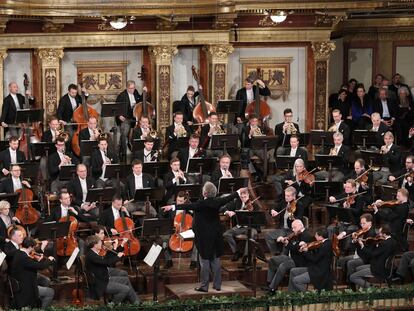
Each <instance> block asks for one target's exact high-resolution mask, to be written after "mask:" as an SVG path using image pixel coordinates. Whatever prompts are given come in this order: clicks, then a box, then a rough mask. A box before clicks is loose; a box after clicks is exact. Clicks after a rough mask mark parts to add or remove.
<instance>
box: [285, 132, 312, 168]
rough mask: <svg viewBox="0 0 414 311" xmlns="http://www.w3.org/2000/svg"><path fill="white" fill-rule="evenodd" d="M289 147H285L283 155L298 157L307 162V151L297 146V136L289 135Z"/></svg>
mask: <svg viewBox="0 0 414 311" xmlns="http://www.w3.org/2000/svg"><path fill="white" fill-rule="evenodd" d="M289 144H290V147H288V148H286V150H285V153H284V155H288V156H290V157H294V158H300V159H302V160H303V162H304V163H305V166H306V165H307V164H308V151H307V150H306V149H305V148H301V147H300V146H299V136H297V135H291V136H290V140H289Z"/></svg>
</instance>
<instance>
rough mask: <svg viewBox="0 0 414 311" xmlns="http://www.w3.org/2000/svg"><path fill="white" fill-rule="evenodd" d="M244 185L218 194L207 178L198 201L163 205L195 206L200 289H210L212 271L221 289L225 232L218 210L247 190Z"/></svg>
mask: <svg viewBox="0 0 414 311" xmlns="http://www.w3.org/2000/svg"><path fill="white" fill-rule="evenodd" d="M246 190H247V189H245V188H242V189H239V190H237V192H234V193H233V194H231V195H228V196H226V197H222V198H215V196H216V194H217V188H216V186H215V185H214V184H213V183H211V182H206V183H205V184H204V186H203V191H202V192H203V198H204V199H203V200H199V201H197V202H195V203H189V204H180V205H177V206H175V205H167V206H164V207H162V209H163V210H164V211H166V212H168V211H170V210H173V211H175V210H176V209H177V210H186V211H188V210H193V211H194V224H193V230H194V233H195V244H196V247H197V249H198V251H199V253H200V266H201V273H200V274H201V284H200V285H199V286H198V287H196V288H195V290H196V291H199V292H208V285H209V281H210V272H211V274H212V275H213V288H214V289H215V290H216V291H220V290H221V263H220V256H221V255H222V254H223V232H222V230H221V226H220V217H219V211H220V208H221V207H222V206H223V205H225V204H226V203H228V202H230V201H232V200H233V199H234V198H236V197H237V196H240V192H243V191H246Z"/></svg>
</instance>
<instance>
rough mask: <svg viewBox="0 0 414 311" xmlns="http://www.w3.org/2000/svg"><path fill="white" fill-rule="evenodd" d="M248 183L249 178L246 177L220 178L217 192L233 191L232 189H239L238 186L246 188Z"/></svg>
mask: <svg viewBox="0 0 414 311" xmlns="http://www.w3.org/2000/svg"><path fill="white" fill-rule="evenodd" d="M248 184H249V178H247V177H235V178H220V179H219V186H218V189H219V191H218V193H219V194H226V193H233V192H234V191H237V190H239V189H240V188H246V187H247V186H248Z"/></svg>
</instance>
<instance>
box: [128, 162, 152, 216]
mask: <svg viewBox="0 0 414 311" xmlns="http://www.w3.org/2000/svg"><path fill="white" fill-rule="evenodd" d="M131 166H132V174H130V175H128V176H127V179H126V186H125V191H126V196H127V197H128V200H129V202H128V203H126V204H125V206H126V208H127V210H128V212H130V213H132V212H135V211H143V212H146V210H145V202H135V201H134V197H135V191H136V190H138V189H144V188H154V186H155V183H154V178H153V177H152V176H151V175H150V174H147V173H143V172H142V162H141V161H140V160H133V161H132V164H131ZM150 204H151V203H150ZM148 212H149V215H148V216H151V217H156V216H157V211H156V210H155V209H154V207H153V206H152V205H150V206H149V210H148Z"/></svg>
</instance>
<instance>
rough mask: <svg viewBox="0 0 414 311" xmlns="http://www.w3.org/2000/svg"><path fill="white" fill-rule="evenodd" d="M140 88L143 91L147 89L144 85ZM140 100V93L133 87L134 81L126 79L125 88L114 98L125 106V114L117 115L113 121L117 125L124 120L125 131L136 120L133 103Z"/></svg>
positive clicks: (127, 131)
mask: <svg viewBox="0 0 414 311" xmlns="http://www.w3.org/2000/svg"><path fill="white" fill-rule="evenodd" d="M142 90H143V91H144V92H147V91H148V89H147V87H146V86H144V87H143V88H142ZM141 101H142V95H141V94H139V93H138V90H137V89H136V87H135V81H133V80H128V81H127V83H126V89H125V90H124V91H122V92H121V93H119V95H118V97H117V98H116V100H115V102H116V103H117V104H119V105H122V106H123V107H124V108H125V115H120V116H117V117H116V118H115V121H116V124H117V125H118V126H119V125H121V123H122V122H125V125H126V128H125V132H126V133H129V129H130V128H134V126H135V121H138V120H134V119H133V111H134V107H135V105H136V104H137V103H139V102H141Z"/></svg>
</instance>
